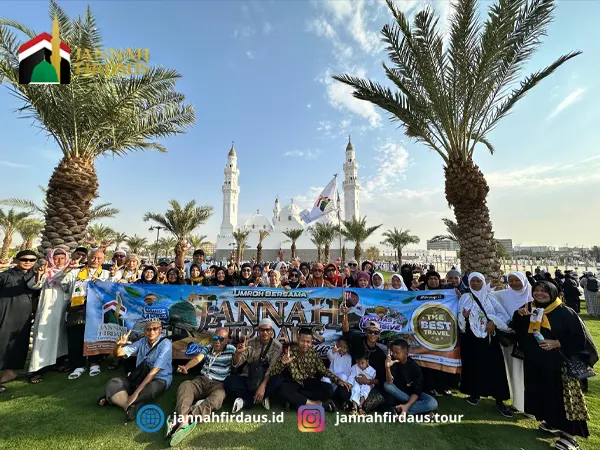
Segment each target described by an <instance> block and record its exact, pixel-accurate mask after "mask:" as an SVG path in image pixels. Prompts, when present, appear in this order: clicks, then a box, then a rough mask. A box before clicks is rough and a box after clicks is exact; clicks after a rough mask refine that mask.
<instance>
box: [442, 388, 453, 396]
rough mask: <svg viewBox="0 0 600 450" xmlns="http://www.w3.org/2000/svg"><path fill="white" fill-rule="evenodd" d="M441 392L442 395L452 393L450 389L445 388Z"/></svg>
mask: <svg viewBox="0 0 600 450" xmlns="http://www.w3.org/2000/svg"><path fill="white" fill-rule="evenodd" d="M443 394H444V395H452V391H451V390H450V389H446V390H445V391H444V392H443Z"/></svg>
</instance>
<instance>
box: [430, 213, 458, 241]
mask: <svg viewBox="0 0 600 450" xmlns="http://www.w3.org/2000/svg"><path fill="white" fill-rule="evenodd" d="M442 222H444V225H446V233H448V234H438V235H437V236H434V237H432V238H431V239H429V242H440V241H452V242H456V243H457V244H458V246H459V247H460V238H459V237H458V233H459V231H460V230H459V228H458V225H457V224H456V222H454V221H453V220H450V219H442Z"/></svg>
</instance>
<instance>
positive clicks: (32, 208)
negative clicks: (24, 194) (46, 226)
mask: <svg viewBox="0 0 600 450" xmlns="http://www.w3.org/2000/svg"><path fill="white" fill-rule="evenodd" d="M0 204H1V205H6V206H14V207H15V208H23V209H27V210H28V211H29V212H30V213H31V214H36V213H39V214H42V215H43V214H44V213H45V212H46V208H42V207H41V206H40V205H37V204H36V203H35V202H33V201H31V200H27V199H25V198H9V199H6V200H2V201H0Z"/></svg>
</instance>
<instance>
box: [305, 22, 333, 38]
mask: <svg viewBox="0 0 600 450" xmlns="http://www.w3.org/2000/svg"><path fill="white" fill-rule="evenodd" d="M306 31H310V32H312V33H315V34H316V35H317V36H320V37H326V38H327V39H333V38H335V37H336V36H337V33H336V32H335V30H334V29H333V27H332V26H331V24H330V23H329V22H328V21H327V19H325V18H324V17H315V18H313V19H311V20H309V21H308V22H307V23H306Z"/></svg>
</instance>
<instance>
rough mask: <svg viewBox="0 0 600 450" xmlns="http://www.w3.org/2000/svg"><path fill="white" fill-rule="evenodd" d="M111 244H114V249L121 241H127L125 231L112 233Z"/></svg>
mask: <svg viewBox="0 0 600 450" xmlns="http://www.w3.org/2000/svg"><path fill="white" fill-rule="evenodd" d="M112 238H113V244H115V250H116V249H117V248H119V247H120V246H121V243H123V242H125V241H127V235H126V234H125V233H116V232H115V234H113V237H112Z"/></svg>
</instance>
